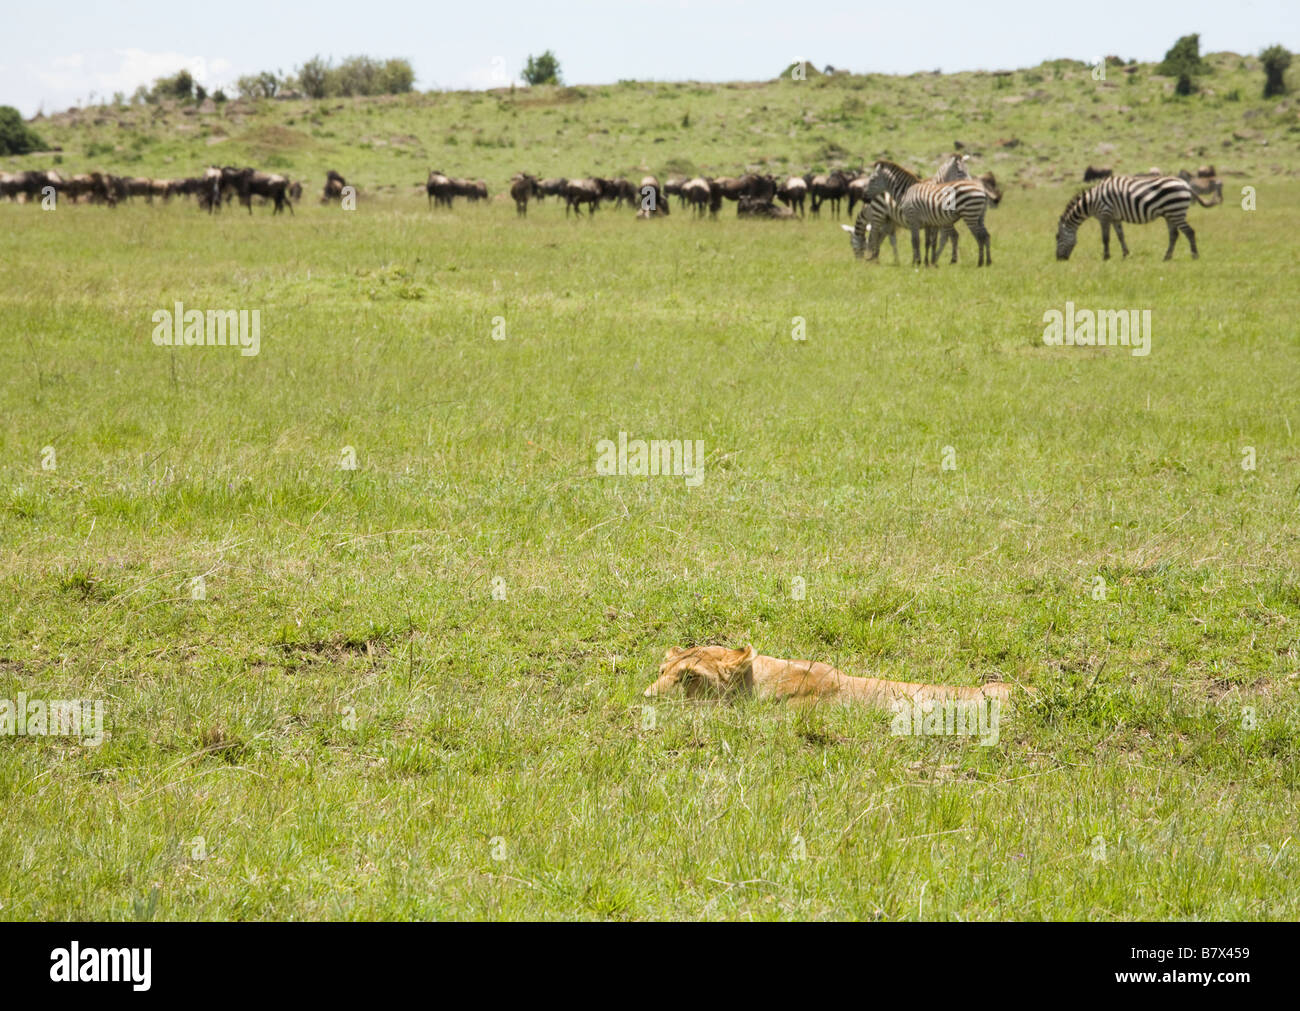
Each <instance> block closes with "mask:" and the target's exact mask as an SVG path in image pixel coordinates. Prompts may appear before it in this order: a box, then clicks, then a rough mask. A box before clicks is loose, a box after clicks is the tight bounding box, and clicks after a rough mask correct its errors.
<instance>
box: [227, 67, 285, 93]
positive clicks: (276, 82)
mask: <svg viewBox="0 0 1300 1011" xmlns="http://www.w3.org/2000/svg"><path fill="white" fill-rule="evenodd" d="M280 84H281V81H280V78H279V77H277V76H276V75H275V74H273V73H271V72H270V71H269V70H263V71H262V72H261V73H260V74H245V75H244V76H243V77H241V78H240V79H239V80H237V81H236V82H235V87H236V88H237V89H238V90H239V97H240V98H274V97H275V93H276V92H277V91H279V90H280Z"/></svg>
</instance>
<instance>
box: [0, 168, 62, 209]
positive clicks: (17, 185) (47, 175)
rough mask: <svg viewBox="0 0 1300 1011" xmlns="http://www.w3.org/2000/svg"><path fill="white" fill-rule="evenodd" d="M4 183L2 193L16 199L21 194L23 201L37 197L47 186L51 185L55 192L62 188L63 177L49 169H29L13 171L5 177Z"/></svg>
mask: <svg viewBox="0 0 1300 1011" xmlns="http://www.w3.org/2000/svg"><path fill="white" fill-rule="evenodd" d="M7 178H8V181H7V182H6V183H5V190H4V195H5V196H8V197H10V198H11V199H14V200H17V198H18V197H19V196H22V198H23V200H24V201H27V200H36V199H39V198H40V197H41V196H42V195H43V194H42V193H41V191H42V190H44V189H45V188H46V187H47V186H48V187H53V189H54V190H55V192H58V191H60V190H62V189H63V188H64V185H65V184H64V181H63V177H62V176H60V175H59V173H57V172H55V171H54V170H53V169H51V170H50V171H48V172H45V171H41V170H40V169H31V170H28V171H26V172H15V173H13V175H10V176H8V177H7Z"/></svg>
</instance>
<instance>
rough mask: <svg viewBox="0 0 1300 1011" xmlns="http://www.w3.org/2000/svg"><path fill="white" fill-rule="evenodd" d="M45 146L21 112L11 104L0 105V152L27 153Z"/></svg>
mask: <svg viewBox="0 0 1300 1011" xmlns="http://www.w3.org/2000/svg"><path fill="white" fill-rule="evenodd" d="M44 147H45V144H44V142H43V141H42V140H41V138H40V137H38V136H37V135H36V132H35V131H34V130H32V128H31V127H30V126H28V125H27V124H26V123H24V122H23V117H22V114H21V113H20V112H19V111H18V110H17V109H15V108H14V107H13V106H12V105H0V154H27V153H28V152H29V151H39V150H41V149H42V148H44Z"/></svg>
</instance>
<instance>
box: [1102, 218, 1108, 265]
mask: <svg viewBox="0 0 1300 1011" xmlns="http://www.w3.org/2000/svg"><path fill="white" fill-rule="evenodd" d="M1101 258H1102V259H1103V260H1109V259H1110V219H1109V218H1102V219H1101Z"/></svg>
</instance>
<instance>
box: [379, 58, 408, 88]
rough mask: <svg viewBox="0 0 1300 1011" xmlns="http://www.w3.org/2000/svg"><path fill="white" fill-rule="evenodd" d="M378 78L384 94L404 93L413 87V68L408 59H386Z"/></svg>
mask: <svg viewBox="0 0 1300 1011" xmlns="http://www.w3.org/2000/svg"><path fill="white" fill-rule="evenodd" d="M379 79H380V87H381V88H382V89H383V93H384V94H385V95H404V94H406V93H407V92H408V91H410V90H411V89H412V88H413V87H415V68H414V67H412V66H411V61H410V60H387V61H385V63H384V67H383V70H381V71H380V73H379Z"/></svg>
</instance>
